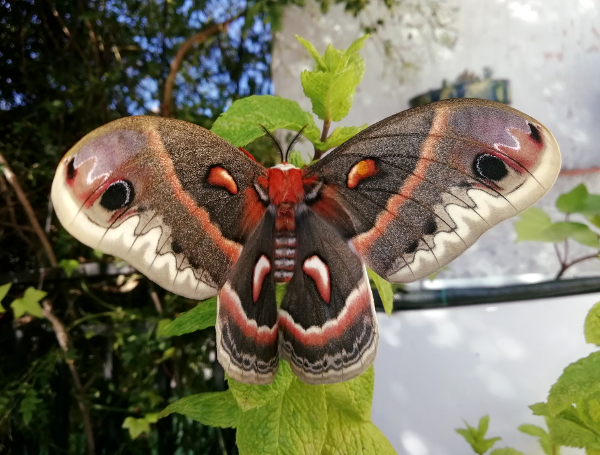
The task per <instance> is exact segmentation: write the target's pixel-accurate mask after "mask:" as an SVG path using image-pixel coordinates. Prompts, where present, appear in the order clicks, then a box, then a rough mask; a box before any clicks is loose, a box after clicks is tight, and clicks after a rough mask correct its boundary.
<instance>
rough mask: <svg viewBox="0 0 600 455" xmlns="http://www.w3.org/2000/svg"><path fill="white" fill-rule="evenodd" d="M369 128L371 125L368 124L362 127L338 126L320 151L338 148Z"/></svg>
mask: <svg viewBox="0 0 600 455" xmlns="http://www.w3.org/2000/svg"><path fill="white" fill-rule="evenodd" d="M367 126H369V125H368V124H366V123H365V124H364V125H362V126H338V127H337V128H336V129H335V130H333V133H331V135H330V136H329V137H328V138H327V140H326V141H325V145H323V147H321V148H320V150H323V151H327V150H329V149H332V148H334V147H338V146H339V145H341V144H343V143H344V142H346V141H347V140H348V139H350V138H351V137H353V136H355V135H357V134H358V133H360V132H361V131H362V130H364V129H365V128H366V127H367Z"/></svg>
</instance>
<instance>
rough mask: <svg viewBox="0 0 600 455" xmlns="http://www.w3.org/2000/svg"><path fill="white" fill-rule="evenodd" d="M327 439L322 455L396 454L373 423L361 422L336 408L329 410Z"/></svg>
mask: <svg viewBox="0 0 600 455" xmlns="http://www.w3.org/2000/svg"><path fill="white" fill-rule="evenodd" d="M327 418H328V425H327V437H326V438H325V444H324V445H323V451H322V452H321V454H322V455H344V454H365V455H367V454H368V455H370V454H377V455H386V454H390V455H391V454H396V451H395V450H394V448H393V447H392V445H391V444H390V442H389V441H388V440H387V438H386V437H385V436H384V435H383V433H382V432H381V431H380V430H379V429H378V428H377V427H376V426H375V425H373V423H372V422H361V421H357V420H356V419H354V418H353V417H352V416H350V415H348V414H346V413H345V412H343V411H340V410H339V409H336V408H335V407H333V408H329V409H327Z"/></svg>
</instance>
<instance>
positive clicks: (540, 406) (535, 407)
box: [529, 403, 550, 416]
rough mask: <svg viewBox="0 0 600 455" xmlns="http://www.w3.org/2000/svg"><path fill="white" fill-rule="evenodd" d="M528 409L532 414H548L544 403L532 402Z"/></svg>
mask: <svg viewBox="0 0 600 455" xmlns="http://www.w3.org/2000/svg"><path fill="white" fill-rule="evenodd" d="M529 409H531V410H532V411H533V415H534V416H550V411H548V405H547V404H546V403H534V404H532V405H530V406H529Z"/></svg>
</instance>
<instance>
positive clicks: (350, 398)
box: [325, 366, 375, 422]
mask: <svg viewBox="0 0 600 455" xmlns="http://www.w3.org/2000/svg"><path fill="white" fill-rule="evenodd" d="M374 383H375V371H374V369H373V366H370V367H369V368H368V369H367V370H366V371H365V372H364V373H363V374H361V375H360V376H358V377H356V378H354V379H351V380H349V381H345V382H338V383H337V384H329V385H326V386H325V396H326V398H327V409H331V408H336V409H338V410H339V411H340V412H343V413H345V414H346V415H347V416H348V417H352V418H354V419H357V420H359V421H363V422H368V421H370V420H371V402H372V400H373V385H374Z"/></svg>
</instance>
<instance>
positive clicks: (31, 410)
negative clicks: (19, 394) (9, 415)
mask: <svg viewBox="0 0 600 455" xmlns="http://www.w3.org/2000/svg"><path fill="white" fill-rule="evenodd" d="M42 402H43V401H42V400H41V399H40V398H38V394H37V392H36V391H35V390H34V389H29V390H28V391H27V392H25V395H24V396H23V399H22V400H21V403H20V404H19V412H20V413H21V417H22V418H23V423H25V425H29V423H30V422H31V419H33V415H34V414H35V411H36V409H37V408H38V406H39V405H40V404H42Z"/></svg>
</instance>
